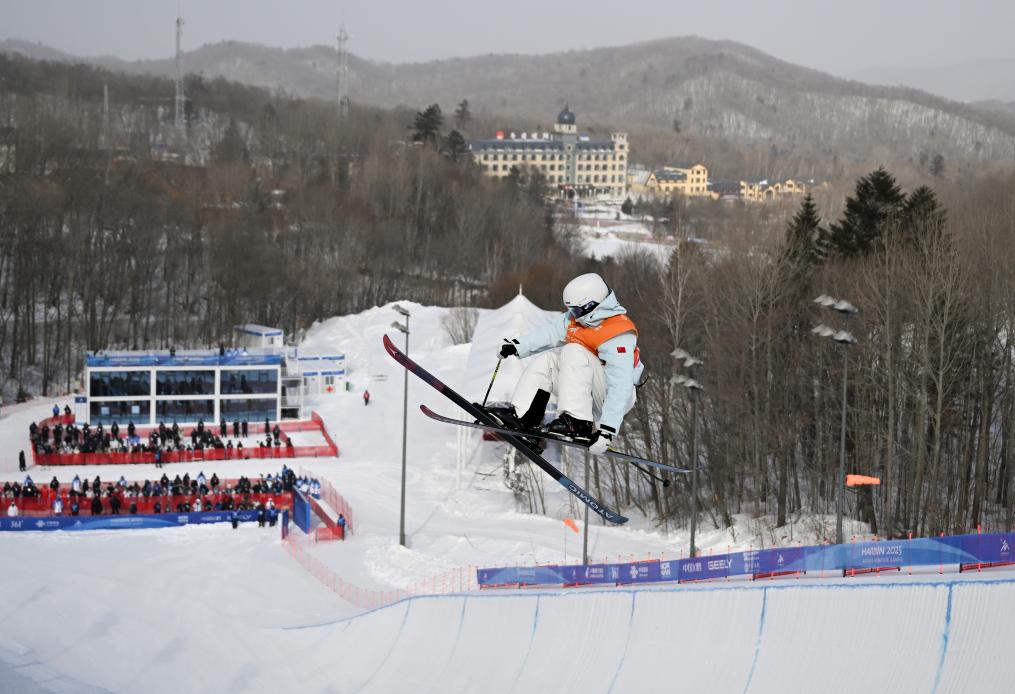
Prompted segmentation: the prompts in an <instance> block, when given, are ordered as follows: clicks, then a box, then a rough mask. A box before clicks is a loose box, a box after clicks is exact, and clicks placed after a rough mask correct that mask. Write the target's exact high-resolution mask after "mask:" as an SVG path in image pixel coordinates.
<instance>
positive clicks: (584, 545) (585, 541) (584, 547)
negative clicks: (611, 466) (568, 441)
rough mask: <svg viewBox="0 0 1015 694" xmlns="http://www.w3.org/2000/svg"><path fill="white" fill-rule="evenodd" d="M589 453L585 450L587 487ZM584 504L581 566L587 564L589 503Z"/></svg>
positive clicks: (586, 482) (586, 480)
mask: <svg viewBox="0 0 1015 694" xmlns="http://www.w3.org/2000/svg"><path fill="white" fill-rule="evenodd" d="M591 457H592V456H591V454H590V453H589V452H588V449H586V450H585V488H586V489H588V488H589V458H591ZM583 506H585V520H584V522H583V527H582V566H588V565H589V505H588V504H583Z"/></svg>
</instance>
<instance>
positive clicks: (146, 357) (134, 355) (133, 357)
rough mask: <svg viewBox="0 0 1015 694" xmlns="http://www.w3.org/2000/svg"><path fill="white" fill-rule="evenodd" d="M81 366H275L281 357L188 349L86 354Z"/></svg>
mask: <svg viewBox="0 0 1015 694" xmlns="http://www.w3.org/2000/svg"><path fill="white" fill-rule="evenodd" d="M85 364H86V365H87V366H88V367H89V368H92V369H95V368H101V367H104V366H106V367H115V366H141V367H152V366H276V365H281V364H282V353H281V352H280V351H279V350H278V349H274V350H273V349H249V348H248V349H227V350H225V352H224V353H223V354H219V350H217V349H188V350H182V349H181V350H176V352H175V353H173V354H171V353H170V352H169V350H149V351H144V352H134V351H120V352H117V351H106V350H99V351H98V352H88V353H87V354H86V355H85Z"/></svg>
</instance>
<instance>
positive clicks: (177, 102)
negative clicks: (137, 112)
mask: <svg viewBox="0 0 1015 694" xmlns="http://www.w3.org/2000/svg"><path fill="white" fill-rule="evenodd" d="M182 36H183V17H181V16H177V17H176V98H175V99H174V100H173V103H174V106H175V113H174V118H173V124H174V125H175V126H176V129H177V130H179V131H181V132H184V131H185V130H186V128H187V122H186V121H187V119H186V108H187V97H185V96H184V95H183V52H182V51H181V49H180V39H181V37H182Z"/></svg>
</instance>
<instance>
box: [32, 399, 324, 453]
mask: <svg viewBox="0 0 1015 694" xmlns="http://www.w3.org/2000/svg"><path fill="white" fill-rule="evenodd" d="M73 422H74V416H73V415H61V416H60V417H51V418H49V419H46V420H43V422H42V423H41V424H40V426H41V425H42V424H48V425H49V426H50V428H52V427H53V425H54V424H64V425H66V424H71V423H73ZM278 427H279V429H280V431H281V432H282V435H281V436H280V437H279V438H280V439H282V440H284V441H285V442H286V443H288V442H289V437H288V436H286V432H293V431H320V432H321V435H322V436H323V437H324V440H325V441H327V444H326V445H323V446H291V447H290V446H288V445H283V446H273V447H271V448H260V447H256V448H255V447H253V446H250V447H247V448H205V449H202V450H193V451H186V450H183V451H179V450H178V451H163V452H162V459H161V461H162V462H163V463H191V462H198V461H202V460H261V459H265V458H272V459H274V458H337V457H338V446H336V445H335V442H334V440H333V439H332V438H331V435H330V434H329V433H328V430H327V428H326V427H325V426H324V420H323V419H321V417H320V415H318V414H317V413H316V412H311V414H310V420H309V421H298V422H293V421H285V422H279V423H278ZM195 428H196V427H190V428H189V429H181V430H180V436H181V437H183V438H188V437H190V435H191V433H192V432H193V431H194V429H195ZM216 428H217V427H215V426H211V427H206V429H207V430H208V431H212V432H214V431H215V429H216ZM252 428H253V429H254V431H255V432H256V425H255V427H252ZM262 428H263V425H262ZM156 430H157V427H138V428H137V429H136V431H135V433H136V435H137V436H138V437H140V438H142V439H143V438H146V437H147V436H148V435H149V434H151V432H152V431H156ZM254 436H257V434H256V433H254ZM32 458H33V459H34V462H35V464H36V465H44V466H50V465H144V464H147V465H152V464H154V463H155V454H154V453H72V454H62V453H50V454H42V453H38V452H36V451H35V449H34V448H33V449H32Z"/></svg>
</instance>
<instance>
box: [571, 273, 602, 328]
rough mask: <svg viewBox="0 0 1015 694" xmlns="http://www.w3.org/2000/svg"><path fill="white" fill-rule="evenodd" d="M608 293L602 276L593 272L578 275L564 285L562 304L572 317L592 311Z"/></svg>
mask: <svg viewBox="0 0 1015 694" xmlns="http://www.w3.org/2000/svg"><path fill="white" fill-rule="evenodd" d="M609 294H610V288H609V287H607V286H606V282H605V281H603V278H602V277H600V276H599V275H598V274H596V273H594V272H590V273H588V274H585V275H578V276H577V277H575V278H574V279H573V280H571V281H570V282H568V283H567V285H566V286H565V287H564V305H565V306H567V310H568V312H569V313H570V314H571V317H572V318H581V317H582V316H586V315H588V314H589V313H592V311H594V310H595V309H596V306H598V305H599V304H600V303H602V301H603V299H605V298H606V297H607V296H609Z"/></svg>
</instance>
